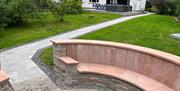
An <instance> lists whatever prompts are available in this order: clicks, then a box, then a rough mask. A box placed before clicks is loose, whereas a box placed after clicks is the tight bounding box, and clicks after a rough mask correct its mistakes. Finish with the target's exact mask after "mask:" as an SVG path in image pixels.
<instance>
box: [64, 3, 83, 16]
mask: <svg viewBox="0 0 180 91" xmlns="http://www.w3.org/2000/svg"><path fill="white" fill-rule="evenodd" d="M66 2H67V11H66V13H67V14H80V13H82V2H81V0H67V1H66Z"/></svg>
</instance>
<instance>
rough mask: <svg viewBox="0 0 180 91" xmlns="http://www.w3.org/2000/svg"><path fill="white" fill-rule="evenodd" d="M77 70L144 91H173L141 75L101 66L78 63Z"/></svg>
mask: <svg viewBox="0 0 180 91" xmlns="http://www.w3.org/2000/svg"><path fill="white" fill-rule="evenodd" d="M77 70H78V71H79V72H80V73H93V74H100V75H106V76H111V77H114V78H118V79H121V80H124V81H127V82H129V83H131V84H133V85H135V86H137V87H139V88H141V89H143V90H145V91H174V90H173V89H171V88H169V87H168V86H166V85H164V84H162V83H160V82H158V81H156V80H154V79H152V78H149V77H147V76H144V75H142V74H139V73H136V72H133V71H129V70H126V69H121V68H118V67H113V66H109V65H102V64H92V63H79V64H78V65H77Z"/></svg>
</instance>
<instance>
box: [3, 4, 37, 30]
mask: <svg viewBox="0 0 180 91" xmlns="http://www.w3.org/2000/svg"><path fill="white" fill-rule="evenodd" d="M38 8H39V7H38V4H37V3H36V0H0V28H4V27H7V26H11V25H17V24H22V23H23V22H25V21H26V18H27V17H30V16H37V15H38V14H39V9H38Z"/></svg>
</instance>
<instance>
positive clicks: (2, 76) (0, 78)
mask: <svg viewBox="0 0 180 91" xmlns="http://www.w3.org/2000/svg"><path fill="white" fill-rule="evenodd" d="M8 80H9V76H8V75H7V74H6V73H5V72H4V71H2V70H0V85H1V84H3V83H4V82H7V81H8Z"/></svg>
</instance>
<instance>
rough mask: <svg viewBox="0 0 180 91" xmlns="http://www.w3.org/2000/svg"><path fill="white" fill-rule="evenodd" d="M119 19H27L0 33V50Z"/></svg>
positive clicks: (107, 16)
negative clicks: (25, 21)
mask: <svg viewBox="0 0 180 91" xmlns="http://www.w3.org/2000/svg"><path fill="white" fill-rule="evenodd" d="M119 17H120V15H118V14H111V13H97V12H84V13H82V14H77V15H76V14H73V15H67V16H65V21H64V22H58V21H57V20H56V19H55V18H54V16H53V15H52V14H50V13H47V14H46V15H45V17H44V18H42V19H40V20H38V19H28V20H29V21H28V23H26V24H23V25H19V26H13V27H10V28H7V29H4V30H3V31H0V49H3V48H9V47H14V46H16V45H20V44H24V43H28V42H32V41H35V40H38V39H42V38H46V37H49V36H53V35H57V34H60V33H63V32H67V31H71V30H74V29H78V28H82V27H86V26H89V25H93V24H97V23H100V22H104V21H108V20H112V19H115V18H119Z"/></svg>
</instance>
